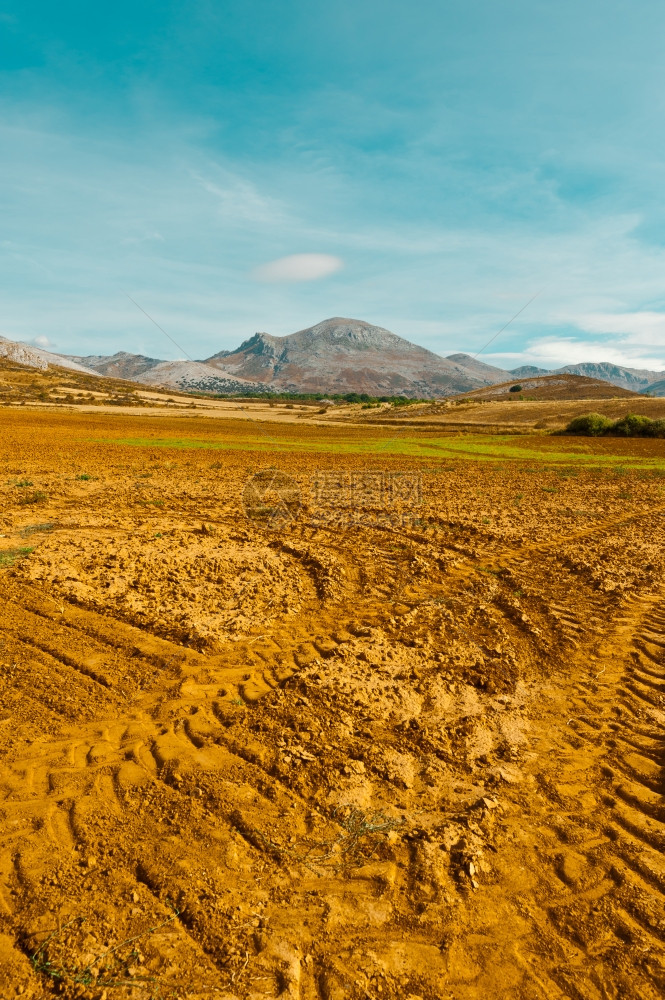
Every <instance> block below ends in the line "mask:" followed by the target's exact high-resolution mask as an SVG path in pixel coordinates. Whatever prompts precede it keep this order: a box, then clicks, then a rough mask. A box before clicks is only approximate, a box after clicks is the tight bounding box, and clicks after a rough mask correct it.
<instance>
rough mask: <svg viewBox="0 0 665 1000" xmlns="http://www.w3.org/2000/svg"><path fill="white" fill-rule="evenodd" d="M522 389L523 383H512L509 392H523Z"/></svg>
mask: <svg viewBox="0 0 665 1000" xmlns="http://www.w3.org/2000/svg"><path fill="white" fill-rule="evenodd" d="M521 391H522V386H521V385H511V387H510V389H509V390H508V392H521Z"/></svg>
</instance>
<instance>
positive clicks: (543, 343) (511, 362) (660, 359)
mask: <svg viewBox="0 0 665 1000" xmlns="http://www.w3.org/2000/svg"><path fill="white" fill-rule="evenodd" d="M490 359H491V360H490ZM483 360H486V361H490V363H491V364H495V365H499V366H500V367H515V366H516V365H517V364H522V365H537V366H538V367H541V368H562V367H563V366H564V365H578V364H582V363H583V362H593V363H596V364H597V363H599V362H602V361H607V362H609V363H610V364H613V365H622V366H623V367H625V368H645V369H648V370H651V371H663V370H665V352H664V353H663V354H661V355H656V356H654V355H653V354H652V353H646V351H645V349H644V348H642V347H641V346H640V345H631V344H628V343H627V342H626V341H623V340H620V339H618V340H614V341H613V340H610V341H604V342H603V343H598V342H597V341H584V340H577V339H575V338H574V337H556V336H552V337H543V338H542V339H539V340H534V341H531V342H530V343H529V344H527V346H526V347H525V348H524V350H523V351H519V352H506V353H501V354H490V355H488V356H487V357H486V358H483Z"/></svg>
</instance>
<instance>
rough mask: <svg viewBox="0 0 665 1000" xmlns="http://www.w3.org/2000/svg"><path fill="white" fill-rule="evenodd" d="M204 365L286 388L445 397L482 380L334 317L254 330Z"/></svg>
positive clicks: (380, 332)
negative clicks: (277, 332)
mask: <svg viewBox="0 0 665 1000" xmlns="http://www.w3.org/2000/svg"><path fill="white" fill-rule="evenodd" d="M206 364H208V365H213V366H219V367H220V368H221V369H222V370H223V371H224V372H225V373H228V374H230V375H236V376H238V377H240V378H244V379H253V380H255V381H258V382H262V383H263V384H265V385H269V386H270V388H271V389H276V390H279V391H286V392H331V393H346V392H358V393H368V394H369V395H373V396H394V395H404V396H410V397H418V396H423V397H430V396H448V395H452V394H454V393H456V392H464V391H465V390H467V389H475V388H477V387H478V386H480V385H482V384H483V383H484V380H481V379H479V378H477V377H476V376H475V375H473V374H471V372H470V371H469V370H468V369H467V368H465V367H463V366H462V365H460V364H457V363H455V362H454V361H450V360H448V359H447V358H442V357H441V356H440V355H438V354H434V353H433V352H432V351H428V350H426V349H425V348H424V347H418V346H417V345H416V344H412V343H411V342H410V341H408V340H404V339H403V338H402V337H398V336H397V335H396V334H394V333H391V332H390V331H389V330H384V329H383V328H382V327H379V326H372V325H371V324H370V323H365V322H363V321H362V320H355V319H344V318H341V317H335V318H333V319H327V320H324V321H323V322H322V323H317V324H316V326H312V327H308V328H307V329H306V330H299V331H298V332H297V333H291V334H289V335H288V336H285V337H273V336H271V335H270V334H267V333H257V334H255V335H254V336H253V337H251V338H250V339H249V340H246V341H245V342H244V343H243V344H241V345H240V347H239V348H238V349H237V350H236V351H230V352H229V351H220V352H219V353H217V354H214V355H213V356H212V357H211V358H208V359H207V361H206Z"/></svg>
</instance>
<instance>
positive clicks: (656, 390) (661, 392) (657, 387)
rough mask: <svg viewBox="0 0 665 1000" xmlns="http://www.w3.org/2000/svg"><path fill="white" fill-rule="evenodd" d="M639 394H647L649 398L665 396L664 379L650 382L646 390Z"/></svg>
mask: <svg viewBox="0 0 665 1000" xmlns="http://www.w3.org/2000/svg"><path fill="white" fill-rule="evenodd" d="M641 392H642V395H643V396H644V395H646V394H647V393H648V394H649V395H650V396H665V378H661V379H659V380H658V382H651V384H650V385H648V386H647V388H646V389H642V390H641Z"/></svg>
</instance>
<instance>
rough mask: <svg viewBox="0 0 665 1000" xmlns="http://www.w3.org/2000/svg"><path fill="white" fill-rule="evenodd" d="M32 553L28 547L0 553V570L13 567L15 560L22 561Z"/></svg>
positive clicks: (5, 550)
mask: <svg viewBox="0 0 665 1000" xmlns="http://www.w3.org/2000/svg"><path fill="white" fill-rule="evenodd" d="M32 551H33V549H32V548H30V547H28V546H23V547H20V548H16V549H4V550H3V551H0V569H7V568H8V567H9V566H13V565H14V563H15V562H16V560H17V559H24V558H25V557H26V556H29V555H30V553H31V552H32Z"/></svg>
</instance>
